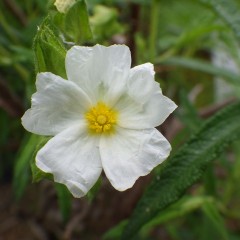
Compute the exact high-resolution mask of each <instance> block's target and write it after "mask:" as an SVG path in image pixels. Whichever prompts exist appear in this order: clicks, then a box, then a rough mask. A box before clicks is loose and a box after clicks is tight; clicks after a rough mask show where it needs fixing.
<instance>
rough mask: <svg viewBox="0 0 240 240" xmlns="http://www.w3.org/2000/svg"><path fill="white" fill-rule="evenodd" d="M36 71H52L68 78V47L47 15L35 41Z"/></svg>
mask: <svg viewBox="0 0 240 240" xmlns="http://www.w3.org/2000/svg"><path fill="white" fill-rule="evenodd" d="M33 51H34V58H35V67H36V72H37V73H39V72H51V73H54V74H56V75H59V76H61V77H63V78H66V71H65V57H66V49H65V47H64V45H63V43H62V41H61V39H60V37H59V36H58V33H57V31H56V29H55V27H54V25H53V24H52V23H51V18H50V17H47V18H46V19H45V20H44V21H43V23H42V24H41V26H40V27H39V29H38V32H37V34H36V36H35V39H34V42H33Z"/></svg>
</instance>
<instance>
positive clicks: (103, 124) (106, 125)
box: [85, 102, 117, 133]
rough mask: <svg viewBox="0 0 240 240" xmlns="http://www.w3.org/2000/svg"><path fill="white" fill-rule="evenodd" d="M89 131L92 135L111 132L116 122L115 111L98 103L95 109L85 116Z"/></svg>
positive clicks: (91, 109)
mask: <svg viewBox="0 0 240 240" xmlns="http://www.w3.org/2000/svg"><path fill="white" fill-rule="evenodd" d="M85 118H86V119H87V122H88V127H89V130H90V131H91V132H93V133H105V132H108V133H110V132H112V131H113V130H114V125H115V124H116V122H117V113H116V111H114V110H112V109H110V108H109V107H107V106H106V105H105V104H104V103H102V102H98V103H97V105H96V106H95V107H92V108H90V110H89V111H88V112H87V113H86V114H85Z"/></svg>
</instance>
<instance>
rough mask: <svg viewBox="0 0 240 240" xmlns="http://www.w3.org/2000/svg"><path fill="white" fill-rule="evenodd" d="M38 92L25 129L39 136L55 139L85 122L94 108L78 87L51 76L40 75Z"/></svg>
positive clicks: (29, 111)
mask: <svg viewBox="0 0 240 240" xmlns="http://www.w3.org/2000/svg"><path fill="white" fill-rule="evenodd" d="M36 86H37V92H36V93H35V94H33V96H32V107H31V108H30V109H29V110H28V111H26V113H25V114H24V115H23V117H22V124H23V126H24V127H25V128H26V129H27V130H28V131H30V132H33V133H36V134H40V135H56V134H57V133H59V132H61V131H63V130H64V129H66V128H67V127H69V126H71V125H72V124H74V123H75V122H78V121H79V120H80V119H82V118H83V113H84V112H85V111H86V109H87V108H88V107H89V106H90V105H91V103H90V100H89V98H88V96H87V95H86V93H84V92H83V91H82V90H81V88H79V87H78V86H77V85H76V84H75V83H73V82H70V81H67V80H64V79H62V78H61V77H59V76H56V75H54V74H52V73H40V74H38V75H37V82H36Z"/></svg>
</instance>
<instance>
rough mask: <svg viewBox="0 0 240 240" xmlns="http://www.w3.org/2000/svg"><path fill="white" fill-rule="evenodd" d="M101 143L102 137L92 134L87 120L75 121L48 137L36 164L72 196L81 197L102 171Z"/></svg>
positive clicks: (38, 154)
mask: <svg viewBox="0 0 240 240" xmlns="http://www.w3.org/2000/svg"><path fill="white" fill-rule="evenodd" d="M98 145H99V138H96V137H94V136H90V135H89V134H88V133H87V131H86V126H85V125H84V124H79V125H75V126H73V127H71V128H68V129H66V130H65V131H63V132H61V133H60V134H58V135H56V136H55V137H53V138H52V139H51V140H49V141H48V143H47V144H46V145H45V146H44V147H43V148H42V149H40V150H39V152H38V153H37V156H36V164H37V166H38V167H39V168H40V169H41V170H42V171H44V172H48V173H52V174H53V176H54V180H55V181H56V182H59V183H63V184H65V185H66V186H67V187H68V189H69V191H70V192H71V193H72V194H73V196H75V197H82V196H84V195H85V194H86V193H87V192H88V191H89V189H90V188H91V187H92V186H93V185H94V183H95V182H96V181H97V179H98V177H99V176H100V174H101V171H102V165H101V160H100V155H99V148H98Z"/></svg>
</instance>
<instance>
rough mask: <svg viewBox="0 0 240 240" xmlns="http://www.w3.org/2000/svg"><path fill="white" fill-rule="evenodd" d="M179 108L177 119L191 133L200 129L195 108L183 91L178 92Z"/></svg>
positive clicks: (200, 121)
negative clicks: (178, 118)
mask: <svg viewBox="0 0 240 240" xmlns="http://www.w3.org/2000/svg"><path fill="white" fill-rule="evenodd" d="M180 106H182V108H181V111H180V114H179V117H180V119H181V120H182V122H183V123H184V125H185V126H186V128H188V129H190V130H191V131H193V132H194V131H196V130H198V129H199V127H201V125H202V120H201V119H200V117H199V116H198V113H197V110H196V108H195V107H194V106H193V104H192V103H191V102H190V100H189V99H188V95H187V92H186V91H185V90H181V91H180Z"/></svg>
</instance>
